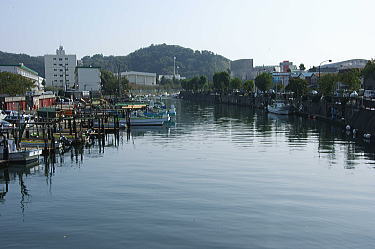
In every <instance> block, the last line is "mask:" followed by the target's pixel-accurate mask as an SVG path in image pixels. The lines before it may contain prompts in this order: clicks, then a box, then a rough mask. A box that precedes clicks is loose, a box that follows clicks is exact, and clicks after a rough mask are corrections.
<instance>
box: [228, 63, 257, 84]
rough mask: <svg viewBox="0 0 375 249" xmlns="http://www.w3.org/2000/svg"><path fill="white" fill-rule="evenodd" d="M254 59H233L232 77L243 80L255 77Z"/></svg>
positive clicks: (231, 65) (231, 66)
mask: <svg viewBox="0 0 375 249" xmlns="http://www.w3.org/2000/svg"><path fill="white" fill-rule="evenodd" d="M253 64H254V61H253V59H240V60H235V61H231V63H230V72H231V77H232V78H239V79H240V80H242V81H245V80H251V79H254V78H255V77H254V75H255V74H254V65H253Z"/></svg>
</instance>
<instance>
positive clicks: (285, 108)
mask: <svg viewBox="0 0 375 249" xmlns="http://www.w3.org/2000/svg"><path fill="white" fill-rule="evenodd" d="M267 111H268V112H270V113H274V114H279V115H289V114H291V113H292V111H291V106H290V105H289V104H285V102H284V101H275V102H274V103H273V104H271V105H268V106H267Z"/></svg>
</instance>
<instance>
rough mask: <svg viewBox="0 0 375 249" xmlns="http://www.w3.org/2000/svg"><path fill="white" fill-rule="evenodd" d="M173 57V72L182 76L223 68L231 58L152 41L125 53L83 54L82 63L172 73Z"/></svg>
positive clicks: (209, 75)
mask: <svg viewBox="0 0 375 249" xmlns="http://www.w3.org/2000/svg"><path fill="white" fill-rule="evenodd" d="M174 56H175V57H176V70H177V72H176V73H179V74H181V75H182V76H185V77H188V78H189V77H193V76H198V75H206V76H207V77H209V78H211V77H212V75H213V74H214V73H215V72H218V71H225V70H227V69H229V67H230V61H229V60H228V59H227V58H225V57H223V56H221V55H215V54H214V53H212V52H210V51H198V50H196V51H194V50H192V49H189V48H183V47H180V46H175V45H166V44H161V45H151V46H150V47H147V48H141V49H139V50H137V51H135V52H133V53H131V54H129V55H127V56H103V55H100V54H97V55H94V56H92V57H90V56H85V57H83V58H82V61H83V64H84V65H85V66H90V65H91V66H100V67H102V68H103V69H107V70H109V71H112V72H117V71H118V70H120V71H140V72H152V73H157V74H173V57H174Z"/></svg>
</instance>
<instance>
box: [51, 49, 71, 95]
mask: <svg viewBox="0 0 375 249" xmlns="http://www.w3.org/2000/svg"><path fill="white" fill-rule="evenodd" d="M76 66H77V57H76V55H73V54H72V55H67V54H65V50H64V49H63V47H62V46H60V47H59V48H58V49H56V54H54V55H50V54H47V55H44V70H45V77H46V86H52V87H57V88H62V89H65V90H66V89H69V88H73V87H74V83H75V78H74V77H75V75H74V72H75V68H76Z"/></svg>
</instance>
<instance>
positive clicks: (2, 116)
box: [0, 110, 7, 120]
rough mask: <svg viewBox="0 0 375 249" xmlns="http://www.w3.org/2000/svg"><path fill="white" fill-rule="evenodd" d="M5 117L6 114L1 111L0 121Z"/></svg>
mask: <svg viewBox="0 0 375 249" xmlns="http://www.w3.org/2000/svg"><path fill="white" fill-rule="evenodd" d="M6 116H7V114H6V113H5V112H4V111H3V110H0V120H4V119H5V117H6Z"/></svg>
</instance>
